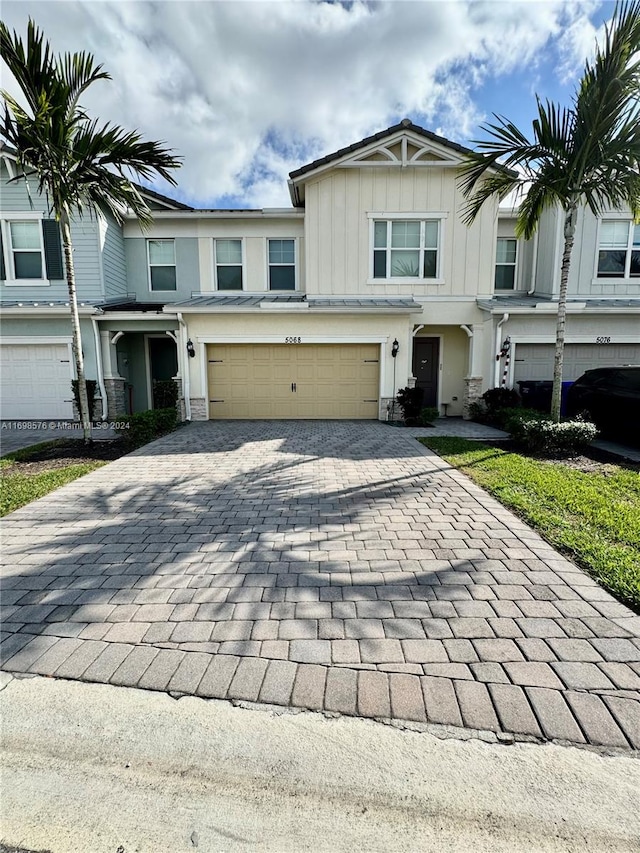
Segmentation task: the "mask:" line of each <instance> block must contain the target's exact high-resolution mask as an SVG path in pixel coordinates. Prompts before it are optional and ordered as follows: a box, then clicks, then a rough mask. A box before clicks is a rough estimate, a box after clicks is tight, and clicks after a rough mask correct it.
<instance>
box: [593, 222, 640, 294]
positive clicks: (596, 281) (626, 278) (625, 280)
mask: <svg viewBox="0 0 640 853" xmlns="http://www.w3.org/2000/svg"><path fill="white" fill-rule="evenodd" d="M617 213H618V215H617V216H613V215H611V216H610V215H608V214H606V215H604V216H601V217H598V223H597V229H596V250H595V257H594V259H593V260H594V269H593V279H592V281H591V284H592V286H594V285H595V286H597V285H600V287H602V285H603V284H605V285H612V284H618V285H620V284H626V285H634V284H635V285H636V286H637V285H640V276H637V275H633V276H632V275H631V254H632V252H633V251H634V248H633V235H634V230H635V227H636V223H635V222H634V220H633V217H632V216H631V215H630V214H628V213H627V214H623V213H622V212H621V211H618V212H617ZM610 220H614V221H617V222H626V223H627V245H626V248H625V249H624V253H625V260H624V272H625V274H624V275H622V276H620V275H608V276H607V275H598V263H599V260H600V252H601V251H605V252H606V251H612V249H611V248H607V247H604V248H603V247H602V246H601V245H600V231H601V228H602V224H603V222H608V221H610ZM613 251H615V250H613ZM618 251H622V249H621V248H620V249H618ZM636 251H637V250H636ZM627 273H628V274H627ZM623 298H624V297H623Z"/></svg>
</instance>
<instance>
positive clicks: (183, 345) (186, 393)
mask: <svg viewBox="0 0 640 853" xmlns="http://www.w3.org/2000/svg"><path fill="white" fill-rule="evenodd" d="M178 323H180V361H181V362H182V395H183V397H184V416H185V418H186V419H187V420H188V421H190V420H191V382H190V377H189V356H185V353H186V351H187V324H186V323H185V321H184V317H183V316H182V311H178Z"/></svg>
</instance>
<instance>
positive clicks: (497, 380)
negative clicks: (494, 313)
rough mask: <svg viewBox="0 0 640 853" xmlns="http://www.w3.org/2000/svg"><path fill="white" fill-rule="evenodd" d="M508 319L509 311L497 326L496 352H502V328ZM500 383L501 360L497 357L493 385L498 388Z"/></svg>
mask: <svg viewBox="0 0 640 853" xmlns="http://www.w3.org/2000/svg"><path fill="white" fill-rule="evenodd" d="M508 319H509V315H508V314H507V313H505V314H503V315H502V320H500V322H499V323H498V325H497V326H496V348H495V352H496V354H497V353H499V352H500V348H501V347H500V338H501V335H500V331H501V329H502V326H503V324H504V323H506V322H507V320H508ZM499 384H500V360H499V359H496V362H495V366H494V369H493V387H494V388H497V387H498V385H499Z"/></svg>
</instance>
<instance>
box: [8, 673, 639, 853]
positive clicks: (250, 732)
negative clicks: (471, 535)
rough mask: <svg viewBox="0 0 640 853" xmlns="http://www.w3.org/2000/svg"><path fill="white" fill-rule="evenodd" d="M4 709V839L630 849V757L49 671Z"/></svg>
mask: <svg viewBox="0 0 640 853" xmlns="http://www.w3.org/2000/svg"><path fill="white" fill-rule="evenodd" d="M25 709H28V713H25ZM0 712H1V713H2V719H3V774H2V775H3V812H4V814H3V829H2V833H3V839H2V840H3V841H4V842H5V843H10V842H19V843H20V846H21V847H28V848H29V849H31V850H43V849H47V850H51V851H53V853H77V851H90V853H114V851H116V850H124V851H133V850H136V851H138V853H177V851H187V850H196V851H197V850H203V851H218V850H220V851H222V850H224V851H229V853H236V851H254V850H257V851H270V853H287V851H291V853H298V851H301V850H308V851H310V853H342V851H344V853H351V851H354V850H356V851H359V850H371V851H377V853H415V851H417V850H419V851H421V853H443V851H447V853H468V851H470V850H478V851H481V850H482V851H484V850H486V851H491V853H531V851H535V853H572V851H573V853H582V851H584V850H597V851H598V853H613V851H617V853H622V852H623V851H624V853H631V851H633V852H634V853H635V851H636V850H637V842H638V838H639V837H640V817H639V815H638V809H637V792H638V790H639V789H640V762H639V761H637V760H635V759H633V758H630V757H621V756H616V757H606V756H601V755H596V754H593V753H591V752H587V751H585V750H576V749H567V748H564V747H556V746H552V745H547V746H545V747H539V746H533V745H528V744H516V745H513V746H504V745H500V744H495V743H493V744H492V743H488V742H481V741H478V740H476V739H472V738H468V739H460V738H457V737H455V735H456V732H457V733H459V734H460V735H464V734H465V733H464V731H463V730H461V729H452V730H450V731H447V730H444V729H434V730H426V731H410V730H402V729H399V728H394V727H390V726H385V725H381V724H378V723H372V722H371V721H366V720H357V719H349V718H346V717H340V718H337V719H327V718H326V717H324V716H322V715H320V714H313V713H305V712H302V713H293V712H288V711H284V710H282V709H278V708H274V707H262V708H240V707H233V706H232V705H231V704H230V703H227V702H217V701H205V700H202V699H196V698H185V699H181V700H180V701H179V702H176V701H174V700H173V699H171V698H169V697H168V696H166V695H163V694H153V693H149V692H145V691H140V690H129V689H126V690H125V689H123V688H118V687H112V686H109V685H90V684H78V683H73V682H65V681H56V680H51V679H43V678H28V679H24V678H22V679H14V680H13V681H11V682H10V683H9V684H8V685H7V686H6V687H5V688H4V690H2V691H0ZM425 728H426V727H425ZM436 731H437V734H438V736H435V732H436Z"/></svg>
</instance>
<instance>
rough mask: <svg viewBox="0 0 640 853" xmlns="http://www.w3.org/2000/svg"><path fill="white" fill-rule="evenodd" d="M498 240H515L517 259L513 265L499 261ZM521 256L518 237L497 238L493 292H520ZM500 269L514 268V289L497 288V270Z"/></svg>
mask: <svg viewBox="0 0 640 853" xmlns="http://www.w3.org/2000/svg"><path fill="white" fill-rule="evenodd" d="M498 240H513V241H514V242H515V244H516V257H515V260H514V261H513V263H508V264H507V263H503V262H502V261H498ZM519 254H520V241H519V240H518V238H517V237H503V236H501V235H499V236H498V237H496V263H495V269H494V274H493V290H494V292H495V293H515V291H516V290H518V255H519ZM498 267H513V287H509V288H498V287H496V276H495V270H497V268H498Z"/></svg>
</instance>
